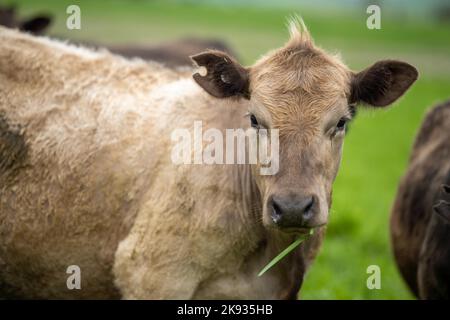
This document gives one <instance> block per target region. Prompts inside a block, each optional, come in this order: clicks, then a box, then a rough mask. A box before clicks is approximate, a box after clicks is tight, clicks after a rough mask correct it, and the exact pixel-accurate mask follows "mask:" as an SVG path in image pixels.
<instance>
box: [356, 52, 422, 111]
mask: <svg viewBox="0 0 450 320" xmlns="http://www.w3.org/2000/svg"><path fill="white" fill-rule="evenodd" d="M417 77H418V72H417V69H416V68H414V67H413V66H412V65H410V64H408V63H406V62H401V61H395V60H383V61H379V62H377V63H375V64H374V65H372V66H371V67H369V68H367V69H365V70H363V71H361V72H359V73H357V74H354V75H353V79H352V85H351V86H352V87H351V96H350V99H349V100H350V103H364V104H368V105H371V106H375V107H384V106H387V105H389V104H391V103H392V102H394V101H395V100H397V99H398V98H399V97H400V96H402V95H403V94H404V93H405V92H406V90H408V88H409V87H410V86H411V85H412V84H413V83H414V81H416V80H417Z"/></svg>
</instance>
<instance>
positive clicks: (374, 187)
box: [17, 0, 450, 299]
mask: <svg viewBox="0 0 450 320" xmlns="http://www.w3.org/2000/svg"><path fill="white" fill-rule="evenodd" d="M17 2H19V3H21V4H22V5H21V8H22V9H23V13H24V14H25V15H26V14H28V13H33V12H36V11H49V10H50V11H51V12H52V13H53V14H54V16H55V17H56V24H55V25H54V27H53V28H52V30H51V33H52V34H53V35H57V36H60V37H64V38H73V39H84V40H96V41H101V42H104V43H123V42H127V43H136V42H138V43H156V42H161V41H167V40H170V39H174V38H179V37H183V36H188V35H189V36H192V35H196V36H202V37H217V38H221V39H224V40H226V41H228V42H229V43H230V44H231V45H232V46H233V48H235V49H236V51H237V53H238V55H239V57H240V58H241V60H242V61H243V62H244V63H247V64H251V63H252V62H253V61H254V60H255V59H256V58H257V57H258V56H260V55H261V54H263V53H265V52H266V51H267V50H269V49H271V48H274V47H277V46H280V45H282V44H283V43H284V42H285V41H286V40H287V31H286V28H285V21H286V20H285V19H286V17H287V16H289V15H290V14H292V13H294V12H297V13H300V14H301V15H302V16H303V18H304V19H305V21H306V23H307V25H308V27H309V29H310V31H311V33H312V35H313V37H314V38H315V40H316V43H318V44H320V45H321V46H323V47H324V48H326V49H329V50H331V51H336V50H339V51H340V52H341V53H342V56H343V57H344V60H345V61H346V62H347V63H348V64H349V65H350V66H351V67H352V68H355V69H360V68H364V67H365V66H368V65H370V64H371V63H373V62H375V61H376V60H377V59H383V58H398V59H404V60H406V61H408V62H410V63H412V64H414V65H415V66H417V67H418V69H419V71H420V79H419V80H418V81H417V83H416V84H415V85H414V86H413V88H412V89H411V90H410V91H409V92H408V93H407V94H406V96H405V97H404V98H402V99H401V100H400V101H399V102H397V103H396V104H395V105H394V106H393V107H391V108H389V109H387V110H367V111H362V112H359V114H358V117H357V119H356V120H355V121H354V123H353V124H352V126H351V130H350V132H349V134H348V137H347V138H346V142H345V148H344V157H343V161H342V167H341V170H340V173H339V175H338V178H337V181H336V183H335V187H334V198H333V206H332V212H331V216H330V223H329V226H328V233H327V236H326V239H325V241H324V244H323V247H322V249H321V252H320V254H319V256H318V258H317V260H316V261H315V263H314V265H313V266H312V268H311V270H310V272H309V273H308V274H307V276H306V278H305V282H304V286H303V288H302V290H301V297H302V298H303V299H409V298H412V296H411V294H410V293H409V292H408V290H407V289H406V287H405V285H404V284H403V282H402V280H401V278H400V276H399V274H398V272H397V270H396V266H395V264H394V261H393V258H392V254H391V249H390V243H389V227H388V226H389V211H390V207H391V205H392V202H393V199H394V197H395V193H396V188H397V184H398V182H399V179H400V177H401V175H402V173H403V172H404V170H405V168H406V165H407V160H408V155H409V150H410V148H411V144H412V141H413V139H414V135H415V132H416V130H417V129H418V126H419V125H420V123H421V120H422V119H423V116H424V113H425V110H426V109H427V108H429V107H430V106H432V105H434V104H435V103H437V102H439V101H443V100H444V99H448V98H449V96H450V59H449V58H450V42H449V41H448V39H450V28H449V25H443V24H437V23H434V22H423V21H422V22H420V21H412V20H405V19H401V20H400V19H397V20H396V19H393V18H392V17H390V18H386V19H383V20H382V30H375V31H374V30H372V31H371V30H368V29H367V28H366V27H365V19H366V14H365V10H364V9H360V11H358V10H356V11H354V12H352V13H334V12H327V11H311V10H310V11H304V10H301V9H299V8H296V9H295V10H287V9H258V8H245V7H239V8H233V7H225V6H224V7H207V6H196V5H187V4H177V3H176V2H173V1H171V2H167V3H163V2H159V1H156V2H152V1H144V0H141V1H138V0H135V1H108V2H100V1H95V2H94V1H74V0H62V1H59V0H58V1H50V0H41V1H25V0H22V1H17ZM68 4H79V5H80V6H81V11H82V30H79V31H70V30H67V29H66V28H65V17H66V14H65V8H66V7H67V5H68ZM105 5H106V6H105ZM371 264H376V265H379V266H380V268H381V278H382V282H381V289H380V290H368V289H367V288H366V279H367V277H368V275H367V274H366V269H367V267H368V266H369V265H371Z"/></svg>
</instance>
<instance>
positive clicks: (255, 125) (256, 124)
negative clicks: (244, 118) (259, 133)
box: [250, 114, 259, 129]
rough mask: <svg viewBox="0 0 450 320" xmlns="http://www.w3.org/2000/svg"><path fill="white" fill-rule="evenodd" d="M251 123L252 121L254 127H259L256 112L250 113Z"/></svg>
mask: <svg viewBox="0 0 450 320" xmlns="http://www.w3.org/2000/svg"><path fill="white" fill-rule="evenodd" d="M250 123H251V125H252V127H253V128H255V129H259V123H258V120H257V119H256V117H255V115H254V114H251V115H250Z"/></svg>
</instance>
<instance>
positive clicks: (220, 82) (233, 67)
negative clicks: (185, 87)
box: [191, 50, 250, 99]
mask: <svg viewBox="0 0 450 320" xmlns="http://www.w3.org/2000/svg"><path fill="white" fill-rule="evenodd" d="M191 59H192V60H193V61H194V62H195V63H196V64H197V65H198V66H199V67H205V69H206V74H205V75H201V74H200V73H198V72H197V73H195V74H194V76H193V77H194V80H195V81H196V82H197V83H198V84H199V85H200V87H202V88H203V89H204V90H205V91H206V92H208V93H209V94H210V95H212V96H214V97H217V98H225V97H233V96H234V97H244V98H246V99H250V92H249V72H248V69H246V68H244V67H243V66H241V65H240V64H239V63H238V62H237V61H236V60H235V59H233V58H232V57H230V56H229V55H227V54H226V53H224V52H221V51H215V50H214V51H213V50H211V51H206V52H202V53H199V54H197V55H194V56H191Z"/></svg>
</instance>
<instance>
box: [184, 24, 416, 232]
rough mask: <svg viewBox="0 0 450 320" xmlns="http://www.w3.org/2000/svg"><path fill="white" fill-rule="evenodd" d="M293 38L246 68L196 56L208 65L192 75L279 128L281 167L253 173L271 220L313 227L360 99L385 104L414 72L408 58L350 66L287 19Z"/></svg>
mask: <svg viewBox="0 0 450 320" xmlns="http://www.w3.org/2000/svg"><path fill="white" fill-rule="evenodd" d="M290 33H291V37H290V40H289V41H288V43H287V44H286V45H285V46H284V47H282V48H280V49H278V50H275V51H273V52H270V53H269V54H268V55H266V56H264V57H263V58H261V59H260V60H259V61H258V62H257V63H256V64H254V65H253V66H251V67H248V68H246V67H243V66H241V65H240V64H239V63H238V62H236V61H235V60H234V59H233V58H231V57H229V56H228V55H227V54H225V53H222V52H217V51H209V52H204V53H201V54H198V55H196V56H193V57H192V58H193V60H194V61H195V62H196V63H197V64H198V65H199V66H204V67H206V69H207V74H206V75H205V76H201V75H200V74H198V73H197V74H195V75H194V79H195V80H196V82H197V83H198V84H199V85H200V86H201V87H203V89H204V90H206V91H207V92H208V93H209V94H211V95H213V96H215V97H217V98H226V97H238V98H241V99H242V101H246V103H244V105H246V106H247V109H248V110H243V112H245V111H248V114H249V119H248V125H249V126H252V127H254V128H255V129H256V130H258V129H259V128H266V129H268V130H271V129H274V128H275V129H278V130H279V144H280V146H279V150H280V154H279V171H278V173H277V174H275V175H272V176H270V175H268V176H262V175H260V174H259V172H260V171H259V170H256V169H259V167H258V165H256V166H254V167H255V168H254V169H255V170H253V176H254V179H255V180H256V185H257V186H258V189H259V192H260V193H261V199H262V208H263V210H262V211H263V213H262V214H263V217H262V221H263V223H264V225H265V226H266V227H277V228H282V229H284V230H288V231H289V230H294V231H297V232H302V231H308V230H309V229H310V228H315V227H318V226H321V225H324V224H326V223H327V221H328V210H329V207H330V204H331V191H332V184H333V181H334V179H335V177H336V174H337V171H338V168H339V163H340V160H341V154H342V146H343V142H344V137H345V131H346V127H347V125H348V123H349V122H350V121H351V119H352V117H353V115H354V113H355V108H356V106H357V105H358V104H364V105H369V106H373V107H385V106H387V105H389V104H391V103H392V102H394V101H395V100H397V99H398V98H399V97H400V96H401V95H402V94H403V93H404V92H405V91H406V90H407V89H408V88H409V87H410V86H411V85H412V83H413V82H414V81H415V80H416V79H417V76H418V73H417V70H416V69H415V68H414V67H413V66H411V65H409V64H407V63H404V62H400V61H394V60H384V61H379V62H377V63H375V64H374V65H372V66H371V67H369V68H367V69H365V70H364V71H361V72H358V73H354V72H352V71H350V70H349V69H348V68H347V67H346V66H345V65H344V64H343V63H342V62H341V61H340V59H339V58H338V57H336V56H333V55H330V54H327V53H325V52H324V51H322V50H321V49H319V48H317V47H316V46H315V45H314V43H313V41H312V39H311V37H310V36H309V34H308V32H307V31H306V28H305V27H304V26H303V22H302V21H293V22H291V23H290Z"/></svg>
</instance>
